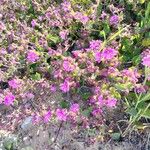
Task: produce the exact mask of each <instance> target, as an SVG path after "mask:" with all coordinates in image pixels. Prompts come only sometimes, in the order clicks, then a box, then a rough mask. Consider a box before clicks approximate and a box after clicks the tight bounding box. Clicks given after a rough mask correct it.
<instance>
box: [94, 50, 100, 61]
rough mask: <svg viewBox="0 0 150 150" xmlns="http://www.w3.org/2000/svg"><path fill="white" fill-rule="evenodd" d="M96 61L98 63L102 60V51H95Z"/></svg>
mask: <svg viewBox="0 0 150 150" xmlns="http://www.w3.org/2000/svg"><path fill="white" fill-rule="evenodd" d="M95 61H97V62H98V63H100V62H101V52H96V53H95Z"/></svg>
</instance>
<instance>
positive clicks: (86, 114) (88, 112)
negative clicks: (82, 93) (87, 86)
mask: <svg viewBox="0 0 150 150" xmlns="http://www.w3.org/2000/svg"><path fill="white" fill-rule="evenodd" d="M91 112H92V107H89V108H87V109H85V110H84V111H82V114H83V116H85V117H89V115H90V113H91Z"/></svg>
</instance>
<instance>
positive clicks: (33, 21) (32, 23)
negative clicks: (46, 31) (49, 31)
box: [31, 19, 37, 28]
mask: <svg viewBox="0 0 150 150" xmlns="http://www.w3.org/2000/svg"><path fill="white" fill-rule="evenodd" d="M36 24H37V23H36V21H35V20H34V19H33V20H32V21H31V25H32V27H33V28H34V27H35V26H36Z"/></svg>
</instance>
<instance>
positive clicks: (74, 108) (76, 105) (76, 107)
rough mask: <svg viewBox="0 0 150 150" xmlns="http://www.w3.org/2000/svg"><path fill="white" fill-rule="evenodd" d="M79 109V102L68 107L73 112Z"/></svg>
mask: <svg viewBox="0 0 150 150" xmlns="http://www.w3.org/2000/svg"><path fill="white" fill-rule="evenodd" d="M79 109H80V107H79V104H77V103H75V104H72V105H71V107H70V111H71V112H74V113H77V112H78V111H79Z"/></svg>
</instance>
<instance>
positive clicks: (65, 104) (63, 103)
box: [60, 101, 69, 108]
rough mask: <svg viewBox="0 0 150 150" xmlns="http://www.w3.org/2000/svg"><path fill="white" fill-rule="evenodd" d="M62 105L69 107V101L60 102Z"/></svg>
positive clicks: (62, 106)
mask: <svg viewBox="0 0 150 150" xmlns="http://www.w3.org/2000/svg"><path fill="white" fill-rule="evenodd" d="M60 106H61V108H69V102H66V101H62V102H60Z"/></svg>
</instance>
